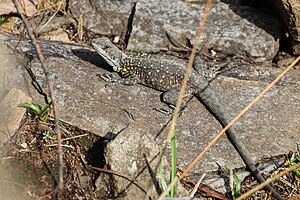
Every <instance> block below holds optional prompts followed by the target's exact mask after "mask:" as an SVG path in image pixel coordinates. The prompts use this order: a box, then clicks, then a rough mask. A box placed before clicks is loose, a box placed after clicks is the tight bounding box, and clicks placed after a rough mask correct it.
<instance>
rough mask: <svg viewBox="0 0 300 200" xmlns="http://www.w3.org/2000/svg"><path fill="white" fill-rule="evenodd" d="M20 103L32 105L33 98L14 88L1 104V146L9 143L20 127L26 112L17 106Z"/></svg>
mask: <svg viewBox="0 0 300 200" xmlns="http://www.w3.org/2000/svg"><path fill="white" fill-rule="evenodd" d="M0 75H1V74H0ZM2 75H3V74H2ZM20 103H31V98H29V97H28V96H26V95H25V94H24V93H23V92H22V91H21V90H19V89H16V88H12V89H11V90H10V91H9V92H8V94H7V95H6V96H5V97H4V99H3V100H2V101H1V103H0V132H1V134H0V146H2V144H3V143H5V142H7V141H8V140H9V139H10V138H11V137H12V136H13V135H14V133H15V131H17V130H18V128H19V126H20V122H21V119H22V118H23V115H24V114H25V112H26V109H25V108H21V107H18V106H17V105H18V104H20Z"/></svg>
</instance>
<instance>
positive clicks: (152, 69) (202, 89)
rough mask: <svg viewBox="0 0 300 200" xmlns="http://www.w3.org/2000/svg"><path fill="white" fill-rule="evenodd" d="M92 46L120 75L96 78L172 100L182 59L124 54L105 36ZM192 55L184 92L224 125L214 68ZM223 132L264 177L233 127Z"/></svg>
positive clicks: (254, 171) (181, 72)
mask: <svg viewBox="0 0 300 200" xmlns="http://www.w3.org/2000/svg"><path fill="white" fill-rule="evenodd" d="M92 46H93V48H94V49H95V50H96V52H97V53H98V54H99V55H100V56H101V57H102V58H103V59H104V60H105V61H106V62H107V64H108V65H110V66H111V67H112V68H113V70H114V71H115V72H118V74H119V75H120V77H117V76H115V75H114V74H102V75H100V78H102V79H104V80H105V81H108V82H113V83H118V84H124V85H134V84H142V85H144V86H147V87H150V88H153V89H156V90H159V91H162V92H164V93H163V96H162V101H163V102H165V103H168V104H172V105H175V104H176V100H177V94H178V92H179V87H180V85H181V82H182V80H183V77H184V73H185V68H184V67H183V66H184V65H183V63H181V62H176V61H168V60H165V59H157V58H152V57H151V56H148V54H137V55H136V56H130V55H126V54H125V53H123V52H122V51H121V50H119V49H118V48H117V47H116V46H115V45H114V44H113V43H112V42H111V41H110V40H109V39H108V38H107V37H101V38H96V39H93V40H92ZM196 58H197V59H195V61H194V63H193V69H192V71H191V73H190V77H189V80H188V84H187V88H186V90H187V96H188V95H190V94H193V95H195V96H196V97H197V98H198V99H199V100H200V101H201V102H202V103H203V104H204V106H205V107H206V108H208V110H209V111H210V112H211V113H212V114H213V115H214V117H215V118H216V119H217V120H218V121H219V123H220V124H221V125H222V126H223V127H225V126H226V125H227V124H228V123H229V122H230V118H229V117H228V115H227V114H226V112H225V111H224V106H223V105H222V103H221V101H220V99H219V98H218V96H217V95H216V94H215V91H214V90H213V88H212V87H211V85H210V81H209V80H212V79H214V78H215V77H216V75H217V73H218V70H209V69H208V66H207V65H206V64H205V63H204V61H202V60H201V59H199V58H198V57H196ZM226 135H227V138H228V139H229V141H230V142H231V143H232V145H233V146H234V148H235V149H236V151H237V152H238V153H239V155H240V156H241V158H242V160H243V161H244V163H245V164H246V166H247V168H248V169H249V171H250V173H251V174H252V175H253V176H254V177H255V179H256V180H257V181H258V182H259V183H262V182H264V181H265V179H264V177H263V176H262V175H261V174H260V172H259V170H258V169H257V168H256V166H255V164H254V162H253V160H252V158H251V156H250V153H249V152H248V150H247V149H246V148H245V146H244V145H243V143H242V142H241V141H240V139H239V138H238V136H237V134H236V133H235V129H234V127H230V128H229V129H228V130H227V131H226ZM265 189H266V190H267V191H269V192H270V193H272V194H273V196H274V197H276V198H277V199H283V198H282V197H281V196H280V195H279V194H278V193H277V192H276V191H275V190H274V189H273V188H272V187H271V186H270V185H266V186H265Z"/></svg>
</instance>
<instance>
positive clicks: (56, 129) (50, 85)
mask: <svg viewBox="0 0 300 200" xmlns="http://www.w3.org/2000/svg"><path fill="white" fill-rule="evenodd" d="M13 2H14V4H15V7H16V9H17V12H18V13H19V15H20V17H21V19H22V21H23V23H24V25H25V28H26V30H27V33H28V35H29V38H30V39H31V42H32V45H33V47H34V48H35V50H36V53H37V57H38V59H39V61H40V62H41V66H42V68H43V70H44V74H45V76H46V81H47V83H48V90H49V96H50V99H51V101H52V106H53V115H54V132H55V133H56V134H57V140H58V149H57V154H58V179H59V180H58V184H57V186H56V191H55V193H57V192H58V191H62V190H63V151H62V145H61V131H60V127H59V118H58V109H57V103H56V99H55V96H54V89H53V82H52V80H51V78H50V73H49V70H48V68H47V66H46V64H45V58H44V55H43V53H42V49H41V47H40V43H39V42H38V39H37V37H35V35H34V32H33V29H32V26H31V24H30V22H28V21H27V19H26V17H25V15H24V10H23V9H22V7H21V6H20V4H19V2H18V0H13Z"/></svg>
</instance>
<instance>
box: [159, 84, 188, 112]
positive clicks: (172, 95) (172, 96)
mask: <svg viewBox="0 0 300 200" xmlns="http://www.w3.org/2000/svg"><path fill="white" fill-rule="evenodd" d="M179 90H180V88H179V87H175V88H171V89H169V90H168V91H166V92H164V93H163V94H162V102H164V103H166V104H168V105H169V106H170V107H171V108H175V106H176V103H177V99H178V94H179ZM190 96H191V93H190V92H186V93H185V95H184V97H183V100H182V103H181V106H180V110H183V109H184V108H186V107H187V101H186V99H189V97H190Z"/></svg>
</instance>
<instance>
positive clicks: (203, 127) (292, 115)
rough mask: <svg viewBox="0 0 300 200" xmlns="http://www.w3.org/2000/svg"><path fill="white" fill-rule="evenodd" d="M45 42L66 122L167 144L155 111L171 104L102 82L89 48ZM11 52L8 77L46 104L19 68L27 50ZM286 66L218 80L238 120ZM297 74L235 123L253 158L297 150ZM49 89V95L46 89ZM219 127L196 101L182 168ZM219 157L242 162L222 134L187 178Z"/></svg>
mask: <svg viewBox="0 0 300 200" xmlns="http://www.w3.org/2000/svg"><path fill="white" fill-rule="evenodd" d="M0 39H2V40H5V41H6V43H7V44H9V45H10V46H11V47H13V46H15V45H16V44H18V47H17V50H19V51H21V52H25V53H26V54H29V55H32V56H33V55H34V52H32V50H31V49H30V46H29V45H28V44H30V43H29V42H28V41H27V40H21V41H19V39H18V38H14V37H13V36H7V35H3V34H1V35H0ZM42 46H43V48H44V53H45V56H46V58H47V59H46V62H47V63H48V65H49V66H50V67H51V77H52V78H53V80H54V86H55V94H56V98H57V100H58V103H59V110H60V117H61V119H62V120H64V121H67V122H69V123H70V124H72V125H74V126H78V127H80V128H82V129H85V130H88V131H91V132H94V133H96V134H98V135H104V134H105V133H107V132H114V133H119V132H121V133H122V134H124V135H125V136H126V137H129V138H131V140H130V141H131V142H126V140H125V139H123V140H122V141H124V143H126V144H128V145H129V144H132V145H133V146H135V145H137V144H139V145H143V144H142V143H137V141H141V140H143V139H145V140H146V139H147V141H148V139H149V137H150V139H151V136H149V135H152V137H153V138H152V139H155V141H156V142H157V143H158V144H159V145H160V144H161V143H162V141H164V139H165V136H166V132H167V127H168V122H169V119H170V117H168V116H166V115H164V114H162V113H160V112H157V111H156V110H155V109H159V108H165V105H164V104H163V103H161V102H160V94H161V93H160V92H158V91H155V90H153V89H151V88H147V87H144V86H141V85H135V86H124V85H107V83H105V82H104V81H99V80H98V78H97V77H96V74H98V73H103V72H106V73H107V69H108V68H107V66H106V65H105V64H104V63H103V61H102V60H101V59H99V57H98V56H97V55H96V53H95V52H94V51H93V50H92V49H91V48H90V47H87V46H82V45H69V44H63V43H55V42H51V43H50V42H42ZM1 48H4V49H5V48H6V46H5V45H1ZM5 50H7V49H5ZM9 55H10V56H11V58H12V60H15V62H13V61H12V62H11V63H9V65H8V66H10V67H11V68H12V69H13V73H12V74H7V76H6V80H7V82H8V83H10V84H14V85H15V87H16V88H19V89H21V90H22V91H24V92H25V93H26V94H28V95H29V96H31V97H33V99H35V100H37V101H39V102H40V103H43V98H41V95H39V94H38V93H37V91H36V90H35V89H34V88H33V87H32V85H31V78H30V77H29V76H28V73H27V72H26V71H25V70H24V68H22V67H20V66H18V62H17V61H18V60H20V61H22V56H20V55H21V54H20V53H12V52H11V53H10V54H9ZM30 64H31V65H32V66H31V67H32V70H33V72H34V73H35V76H36V77H37V79H38V82H39V84H40V85H41V86H43V87H42V88H46V87H45V84H46V83H45V79H44V76H43V75H42V70H41V68H40V66H39V64H38V62H37V61H36V60H35V59H34V60H33V61H31V63H30ZM280 71H281V69H279V68H273V67H267V68H265V67H261V66H244V67H243V68H236V69H234V70H232V72H231V71H230V72H227V73H225V74H224V75H222V76H219V77H218V78H217V79H216V80H215V81H214V82H213V83H212V84H213V88H215V89H216V92H217V94H218V95H219V96H220V98H221V99H222V101H223V104H224V105H225V106H226V111H227V112H228V114H229V115H230V116H232V117H233V116H235V115H237V114H238V112H239V111H241V110H242V109H243V107H244V106H245V105H247V104H248V103H249V102H250V101H251V100H252V99H253V98H254V97H255V96H256V95H257V94H258V93H259V92H260V91H262V90H263V89H264V87H265V86H266V85H267V83H269V82H270V80H271V79H273V78H274V77H275V76H276V75H277V74H278V73H279V72H280ZM299 77H300V71H299V70H297V69H295V70H292V71H290V72H289V73H288V74H287V75H286V76H285V78H284V79H282V80H281V81H280V83H278V84H277V85H276V86H274V87H273V88H272V89H271V91H269V92H268V93H267V94H266V95H265V96H264V98H263V99H262V100H261V101H259V102H257V103H256V104H255V105H254V107H253V108H251V109H250V110H249V111H248V112H247V114H246V115H245V116H243V117H242V118H241V119H240V120H239V121H238V122H237V124H236V125H235V127H236V129H237V133H239V137H240V138H241V139H242V141H244V142H245V146H246V147H247V148H248V149H249V151H250V153H251V155H252V158H253V159H254V160H256V161H258V160H260V159H261V158H264V157H270V156H275V155H281V154H285V153H287V152H289V151H296V150H297V145H296V143H297V141H298V140H297V139H298V138H299V137H300V132H299V120H298V119H299V116H300V109H299V107H300V101H299V99H300V96H299V95H300V89H299V84H300V82H299V81H300V80H299ZM44 91H45V92H47V90H46V89H44ZM131 124H132V125H131ZM128 126H129V127H128ZM220 129H221V126H220V125H219V123H218V122H217V121H216V120H215V119H214V118H213V117H212V116H211V115H210V113H209V112H208V111H207V110H206V109H205V108H204V107H203V106H202V104H201V103H200V102H199V101H198V100H197V99H196V98H194V99H192V100H191V101H190V102H189V104H188V109H187V110H185V111H184V112H183V113H182V115H181V117H179V120H178V122H177V125H176V133H177V135H176V138H177V148H178V154H177V155H178V167H179V168H181V169H185V168H186V166H187V165H188V164H189V163H190V162H191V161H192V159H193V158H194V157H195V156H196V155H197V154H198V153H199V151H201V150H202V149H203V148H204V147H205V146H206V145H207V144H208V143H209V141H210V140H211V139H212V138H213V137H214V135H216V133H217V132H218V131H219V130H220ZM122 130H123V131H122ZM123 132H124V133H123ZM130 134H132V136H130ZM139 134H140V135H139ZM120 137H121V136H120ZM117 138H118V137H117ZM117 138H116V139H117ZM134 138H136V139H134ZM150 139H149V142H150V141H151V140H150ZM118 140H121V138H118ZM118 140H117V141H118ZM134 140H135V141H134ZM116 144H120V145H122V144H121V143H120V141H119V143H117V142H116V143H114V145H116ZM151 144H152V143H151ZM112 145H113V144H112ZM144 145H147V144H144ZM145 148H146V146H145ZM130 149H134V147H132V146H128V150H126V149H124V148H122V150H123V151H129V150H130ZM147 149H149V148H148V147H147ZM110 151H111V152H110V153H109V154H110V155H114V153H117V152H119V151H120V149H118V148H111V147H110ZM114 151H115V152H114ZM154 151H155V149H154ZM149 155H152V153H151V154H150V153H149ZM167 156H168V155H167ZM167 159H169V158H168V157H167ZM109 162H112V161H109ZM216 162H217V163H218V164H220V165H221V166H226V167H228V168H238V167H242V166H244V164H243V162H242V160H241V159H240V158H239V156H238V154H237V153H236V152H235V150H234V148H233V147H232V146H231V144H230V143H229V142H228V140H227V139H226V138H225V136H224V137H222V138H221V139H220V140H219V141H218V142H217V143H216V144H215V145H214V146H213V148H212V149H211V150H210V151H209V152H208V153H207V154H206V155H205V157H204V158H203V159H202V160H201V161H200V162H199V163H198V164H197V166H195V167H194V168H192V171H191V172H190V173H189V175H192V174H195V173H202V172H207V171H212V170H216V169H217V168H218V166H217V164H216ZM132 163H137V160H132ZM108 164H110V163H108ZM137 164H140V163H137ZM124 166H125V167H124ZM124 166H122V167H123V168H125V169H126V170H127V172H129V169H133V168H129V167H128V165H124ZM137 166H139V165H137ZM114 169H119V168H117V166H114ZM133 174H134V172H133Z"/></svg>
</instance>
